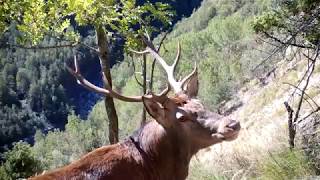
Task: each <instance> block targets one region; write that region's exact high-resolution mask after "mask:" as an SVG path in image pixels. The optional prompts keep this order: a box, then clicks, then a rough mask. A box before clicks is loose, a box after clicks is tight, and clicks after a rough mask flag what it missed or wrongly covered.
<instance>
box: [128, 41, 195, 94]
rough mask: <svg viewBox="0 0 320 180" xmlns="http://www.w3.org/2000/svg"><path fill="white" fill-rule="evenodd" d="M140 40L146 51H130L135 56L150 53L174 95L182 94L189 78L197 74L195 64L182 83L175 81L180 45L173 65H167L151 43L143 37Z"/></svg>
mask: <svg viewBox="0 0 320 180" xmlns="http://www.w3.org/2000/svg"><path fill="white" fill-rule="evenodd" d="M142 40H143V41H144V43H145V44H146V45H147V47H146V50H144V51H142V52H137V51H132V52H134V53H137V54H146V53H150V54H151V56H153V57H154V58H155V59H156V60H157V62H158V63H159V64H160V65H161V66H162V67H163V69H164V70H165V71H166V73H167V79H168V82H169V84H170V85H171V86H172V88H173V89H174V91H175V93H179V92H182V91H183V90H184V89H183V86H184V85H185V83H186V82H188V80H189V79H190V78H191V77H193V76H194V75H195V74H197V64H196V63H195V68H194V70H193V71H192V72H191V73H190V74H189V75H187V76H186V77H185V78H183V80H182V81H177V80H176V79H175V78H174V71H175V69H176V67H177V64H178V62H179V60H180V53H181V46H180V43H178V49H177V55H176V58H175V60H174V62H173V64H172V65H168V64H167V63H166V61H165V60H164V59H163V58H162V57H161V56H160V55H159V54H158V53H157V51H156V50H155V47H154V45H153V44H152V42H151V41H149V40H148V39H146V38H145V37H142Z"/></svg>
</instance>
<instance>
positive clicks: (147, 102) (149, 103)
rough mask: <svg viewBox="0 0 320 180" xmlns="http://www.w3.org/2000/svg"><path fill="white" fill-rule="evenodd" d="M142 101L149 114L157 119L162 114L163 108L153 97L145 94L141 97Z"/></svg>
mask: <svg viewBox="0 0 320 180" xmlns="http://www.w3.org/2000/svg"><path fill="white" fill-rule="evenodd" d="M142 101H143V104H144V107H145V108H146V110H147V112H148V113H149V115H150V116H152V117H153V118H155V119H156V120H157V119H159V118H160V117H161V116H162V115H163V113H164V108H163V106H162V105H161V104H160V103H159V102H157V101H155V100H154V99H153V98H149V97H145V96H143V97H142Z"/></svg>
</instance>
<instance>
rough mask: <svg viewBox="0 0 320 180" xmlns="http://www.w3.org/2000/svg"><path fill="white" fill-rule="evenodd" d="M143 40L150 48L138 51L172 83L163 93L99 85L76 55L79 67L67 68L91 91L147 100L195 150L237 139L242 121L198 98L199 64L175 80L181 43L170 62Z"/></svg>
mask: <svg viewBox="0 0 320 180" xmlns="http://www.w3.org/2000/svg"><path fill="white" fill-rule="evenodd" d="M143 40H144V42H145V44H146V45H147V47H146V50H145V51H143V52H137V51H134V52H135V53H137V54H150V55H152V56H153V57H154V58H155V59H156V61H157V62H158V63H159V64H160V65H161V66H162V67H163V69H164V70H165V71H166V74H167V80H168V84H169V85H168V87H167V89H165V90H164V91H163V92H162V93H160V94H159V95H156V94H153V93H151V94H146V95H143V96H123V95H121V94H119V93H118V92H116V91H114V90H113V89H112V88H111V87H110V86H107V88H106V89H104V88H100V87H97V86H95V85H93V84H91V83H90V82H88V81H87V80H86V79H85V78H84V77H83V76H82V75H81V73H80V69H79V67H78V64H77V60H76V57H75V59H74V64H75V70H73V69H71V68H69V67H67V68H68V70H69V72H71V74H73V75H74V76H75V77H76V79H77V82H78V83H79V84H80V85H82V86H84V87H85V88H87V89H89V90H92V91H95V92H98V93H101V94H104V95H107V96H111V97H114V98H117V99H120V100H122V101H127V102H143V104H144V107H145V108H146V110H147V112H148V113H149V114H150V116H152V117H153V118H154V119H155V120H156V121H157V122H158V123H159V124H160V125H161V126H162V127H163V128H164V129H165V131H167V132H172V133H174V134H176V135H177V136H179V137H183V138H181V139H183V140H184V141H185V143H186V144H188V146H189V147H190V148H191V149H192V151H193V153H195V152H196V151H198V150H199V149H201V148H205V147H208V146H210V145H212V144H215V143H219V142H222V141H231V140H234V139H235V138H236V137H237V136H238V133H239V130H240V123H239V122H238V121H235V120H232V119H230V118H227V117H223V116H221V115H219V114H216V113H214V112H211V111H209V110H208V109H207V108H205V106H204V105H203V104H202V103H201V102H200V100H198V99H196V97H197V94H198V88H199V81H198V72H197V66H196V65H195V68H194V70H193V71H192V72H191V73H190V74H189V75H187V76H186V77H185V78H183V79H182V80H181V81H177V80H176V79H175V77H174V71H175V69H176V66H177V64H178V62H179V59H180V51H181V50H180V49H181V47H180V44H178V52H177V56H176V58H175V60H174V63H173V64H172V65H168V64H167V63H166V62H165V60H164V59H163V58H162V57H161V56H160V55H159V54H158V52H157V51H156V50H155V47H154V45H153V44H152V43H151V42H150V41H149V40H147V39H144V38H143ZM103 77H104V75H103ZM171 88H172V89H173V90H174V93H175V95H174V96H173V97H168V96H167V94H168V92H169V91H170V89H171Z"/></svg>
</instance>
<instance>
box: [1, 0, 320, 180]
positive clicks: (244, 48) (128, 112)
mask: <svg viewBox="0 0 320 180" xmlns="http://www.w3.org/2000/svg"><path fill="white" fill-rule="evenodd" d="M165 2H166V1H165ZM170 3H171V5H173V7H174V8H178V9H176V10H177V13H178V17H175V18H174V20H173V22H174V21H176V20H178V19H179V18H180V17H183V16H184V15H188V13H190V12H191V10H190V7H198V8H197V9H196V10H194V11H193V13H192V14H191V15H190V17H184V18H182V19H181V20H179V21H178V22H177V23H176V24H175V25H173V27H172V29H171V28H170V27H169V28H167V29H169V30H166V31H168V32H164V31H163V32H160V33H159V34H158V35H157V37H156V38H155V39H154V40H153V41H154V43H155V44H159V43H160V42H161V41H162V40H163V37H165V39H164V41H163V42H161V43H162V47H161V49H160V52H159V53H160V54H161V55H162V56H163V58H164V59H165V60H166V61H167V62H168V63H172V62H173V60H174V59H175V56H176V49H177V44H178V43H180V44H181V60H180V64H179V65H178V67H177V70H176V77H183V76H185V75H186V74H187V73H188V72H191V71H192V68H193V65H194V64H195V63H196V64H197V66H198V69H199V70H198V71H199V80H200V81H199V84H200V88H199V99H201V101H202V102H203V103H204V104H205V106H206V107H208V108H209V109H210V110H212V111H215V112H218V113H220V114H224V115H226V116H228V117H231V118H233V119H237V120H239V121H240V122H241V123H242V127H243V128H242V130H241V134H240V136H239V138H238V139H237V140H235V141H234V142H231V143H230V142H227V143H222V144H221V145H215V146H213V147H210V148H208V149H205V150H204V151H201V152H200V153H198V154H197V156H196V158H194V159H193V160H192V162H191V168H190V170H191V171H190V172H189V177H188V179H247V178H249V179H250V178H254V179H256V178H258V179H291V178H300V177H308V176H316V175H319V172H320V170H319V162H318V160H319V157H318V155H319V154H318V153H319V150H318V149H319V146H318V145H317V143H318V142H319V133H318V128H319V127H318V126H317V124H318V119H319V118H318V115H317V112H318V111H319V110H320V108H319V106H318V105H317V102H318V101H317V100H319V96H318V94H319V84H318V78H319V64H318V62H316V60H317V58H318V50H319V49H317V48H314V49H312V48H313V47H318V45H319V43H318V40H319V37H320V36H319V34H317V33H316V30H314V31H312V33H311V32H309V31H307V30H305V31H303V32H301V31H302V30H304V29H307V28H305V27H304V26H303V25H301V26H302V27H304V28H300V29H299V28H298V29H299V32H298V33H296V34H295V35H297V34H299V33H301V35H300V36H298V37H295V39H294V40H290V38H288V37H293V35H292V34H291V36H289V35H288V37H286V36H287V34H285V33H288V32H289V33H293V34H294V32H295V28H297V27H295V26H294V25H295V23H291V24H290V23H289V22H290V20H292V19H293V20H297V22H303V20H301V19H299V18H302V19H303V18H304V21H306V22H308V20H309V19H310V17H315V18H318V19H319V14H317V13H318V11H317V8H319V3H317V2H309V1H299V0H297V1H292V4H290V3H286V2H282V1H281V2H278V1H273V0H230V1H229V0H228V1H224V0H203V1H202V2H200V1H188V3H187V4H184V6H181V7H180V8H179V3H182V4H183V2H180V1H176V2H171V1H170ZM200 3H201V5H200V6H199V4H200ZM283 4H284V5H283ZM188 5H190V6H189V7H188ZM281 8H282V9H284V10H283V11H281V10H279V9H281ZM186 9H187V10H186ZM191 9H192V8H191ZM306 9H307V10H306ZM277 12H281V13H283V12H286V13H288V14H285V13H283V14H281V15H279V14H277ZM291 12H292V14H290V13H291ZM303 12H311V13H310V14H308V13H303ZM184 13H185V14H184ZM291 17H292V18H291ZM285 18H287V19H285ZM308 18H309V19H308ZM293 20H292V21H293ZM282 22H285V23H282ZM286 23H287V24H286ZM296 26H298V25H296ZM301 26H299V27H301ZM286 27H289V28H287V29H286ZM306 27H309V28H310V29H311V28H314V29H317V28H319V27H318V24H317V22H314V23H312V25H308V26H306ZM277 30H278V31H277ZM15 33H18V32H16V31H15V30H14V29H12V30H10V31H9V33H6V34H5V35H4V37H3V40H5V41H8V42H10V43H9V44H14V43H15V42H16V41H17V40H16V39H15V38H16V37H15ZM167 33H168V34H167ZM88 34H89V35H88V36H87V37H82V38H83V39H85V42H87V43H88V44H91V43H92V42H93V41H94V39H95V37H94V36H95V35H94V34H93V33H88ZM278 38H279V39H278ZM282 39H284V40H283V41H281V40H282ZM288 39H289V40H290V41H289V40H288ZM55 40H56V39H54V38H49V37H47V38H45V39H44V41H41V43H40V45H41V46H50V45H52V46H54V45H57V42H55ZM269 40H270V41H269ZM119 41H121V43H124V42H123V41H122V40H119V39H118V41H117V40H116V41H114V42H119ZM297 44H298V45H299V46H308V47H307V48H306V49H304V48H305V47H299V46H298V47H296V46H295V45H297ZM59 45H63V44H59ZM116 46H117V45H112V47H111V48H110V49H112V51H114V52H115V53H114V54H113V56H115V55H117V54H121V55H119V56H121V58H119V57H118V56H117V57H113V56H112V57H113V58H112V59H113V60H116V61H117V62H116V63H115V64H114V65H113V67H112V69H111V76H112V83H113V89H116V90H117V91H118V92H121V93H122V94H124V95H141V94H143V89H142V87H141V86H140V85H139V83H137V81H141V82H142V81H143V76H142V75H141V74H142V68H143V57H141V56H138V55H134V54H133V53H131V52H130V51H129V50H128V49H125V50H123V49H121V48H120V50H119V47H116ZM121 46H123V44H122V45H121ZM309 46H310V47H309ZM311 47H312V48H311ZM299 48H302V49H299ZM297 49H298V50H297ZM77 51H80V52H81V53H82V55H81V58H80V67H81V69H82V70H83V71H84V73H83V74H84V76H86V77H88V78H87V79H89V80H90V81H92V82H94V83H95V84H99V85H102V83H101V80H100V78H101V77H100V76H101V74H100V71H101V70H100V67H99V65H97V63H98V61H99V60H98V58H97V57H95V56H93V55H92V54H90V51H89V50H85V48H83V49H82V48H80V49H77ZM73 53H74V49H72V48H69V47H63V48H48V49H25V48H21V47H19V46H16V47H15V46H13V47H9V48H8V47H6V48H5V50H0V60H1V61H0V70H1V71H0V106H1V110H0V123H1V124H0V125H1V126H0V127H1V130H0V146H1V148H2V149H1V150H3V149H7V148H8V147H10V143H11V142H17V141H19V140H25V141H27V142H28V143H30V144H32V145H30V144H28V143H25V142H18V143H16V144H15V145H14V147H13V149H12V150H11V151H7V152H6V153H4V155H3V161H2V162H3V163H2V166H1V167H0V179H1V178H2V179H10V178H11V179H14V178H18V177H27V176H30V175H32V174H34V173H35V172H42V171H43V170H48V169H53V168H56V167H60V166H63V165H65V164H68V163H70V162H73V161H75V160H77V159H79V158H80V157H81V156H82V155H84V154H86V153H87V152H90V151H92V150H93V149H95V148H98V147H101V146H103V145H106V144H109V143H110V142H109V139H108V129H109V125H108V122H109V119H108V116H107V113H106V109H105V103H104V100H103V99H102V97H101V96H98V95H96V94H94V93H92V92H89V91H87V90H86V89H84V88H82V87H81V88H79V89H78V88H76V87H77V86H78V85H77V83H76V81H75V80H74V78H73V77H72V76H71V75H70V74H69V73H68V71H67V70H66V68H65V67H66V62H68V63H67V64H68V65H69V64H70V60H71V59H72V55H73ZM122 56H123V57H124V58H123V60H122ZM146 63H147V68H148V70H150V68H151V66H152V59H151V57H147V61H146ZM92 67H95V68H96V69H90V68H92ZM147 73H148V74H147V76H148V77H150V76H151V74H150V72H149V71H148V72H147ZM308 74H310V78H306V77H307V76H308ZM312 74H313V76H312V77H311V75H312ZM309 81H310V83H309ZM305 82H306V88H304V86H303V84H304V83H305ZM71 83H73V84H71ZM153 83H154V86H153V91H154V92H160V91H161V90H162V89H164V88H165V87H166V77H165V75H164V71H163V70H162V69H161V67H160V66H156V68H155V72H154V80H153ZM288 84H289V85H288ZM308 84H309V85H310V87H309V86H308ZM295 86H296V88H294V87H295ZM300 86H303V87H301V88H300ZM307 86H308V87H307ZM297 89H298V90H297ZM299 89H300V90H299ZM84 92H85V93H84ZM297 92H299V93H297ZM295 93H296V94H295ZM305 94H307V95H305ZM288 97H289V98H288ZM300 98H301V101H300ZM88 99H90V102H89V103H88V102H87V100H88ZM92 99H93V100H92ZM302 100H304V101H303V102H304V104H302ZM75 101H76V102H75ZM96 101H97V102H96ZM284 102H286V103H289V107H290V108H292V109H293V110H292V111H293V112H295V113H296V112H298V113H296V114H295V113H293V116H294V117H295V116H297V119H296V120H295V121H294V124H298V122H299V120H300V121H301V122H303V125H301V126H298V125H297V127H296V126H295V125H294V126H295V127H294V128H293V129H294V133H295V134H296V135H297V140H296V142H297V143H296V146H295V147H292V144H290V148H288V140H287V139H288V136H289V135H288V134H290V131H292V130H293V129H290V123H289V124H288V122H289V121H291V120H292V119H291V120H290V118H289V119H288V116H287V115H288V113H289V115H290V111H288V109H286V107H288V106H284V105H283V103H284ZM92 103H96V104H92ZM310 104H311V105H310ZM74 105H76V107H74ZM290 105H291V106H290ZM79 106H80V107H82V106H83V107H84V109H85V110H84V112H81V111H83V109H82V110H81V109H80V110H79ZM92 106H93V107H92ZM91 107H92V109H91ZM115 107H116V109H117V115H118V119H119V137H120V139H121V140H123V139H125V138H126V137H128V136H129V135H130V134H132V133H134V131H135V130H136V129H138V128H139V127H140V125H141V122H142V117H143V112H142V111H143V104H142V103H127V102H122V101H119V100H115ZM87 109H90V111H89V112H87V111H86V110H87ZM300 109H301V110H300ZM75 110H76V111H75ZM287 111H288V112H287ZM299 112H300V115H299ZM310 112H311V113H310ZM86 114H88V115H87V116H86ZM291 115H292V114H291ZM289 117H290V116H289ZM304 117H306V118H304ZM147 119H148V120H150V119H151V117H148V118H147ZM301 119H302V120H301ZM306 119H307V121H306ZM309 120H310V121H309ZM292 121H293V120H292ZM297 121H298V122H297ZM309 122H312V124H311V125H310V123H309ZM288 126H289V127H288ZM309 126H311V128H310V127H309ZM57 127H58V128H57ZM308 127H309V128H308ZM54 128H57V129H54ZM310 129H312V132H310V131H311V130H310ZM36 130H37V131H36ZM304 131H307V132H308V133H309V134H307V135H305V134H304V133H303V132H304ZM35 132H36V133H35ZM310 133H311V134H312V135H310ZM34 134H35V135H34ZM33 135H34V143H33V138H32V137H33ZM26 137H29V138H26ZM293 138H294V137H293ZM244 146H245V147H244ZM301 147H302V148H301ZM25 152H28V153H25ZM17 162H18V163H17ZM21 162H22V163H24V162H28V163H29V164H30V166H33V167H34V168H33V169H30V168H29V169H28V168H23V167H19V163H21ZM30 166H29V167H30ZM10 173H11V174H10Z"/></svg>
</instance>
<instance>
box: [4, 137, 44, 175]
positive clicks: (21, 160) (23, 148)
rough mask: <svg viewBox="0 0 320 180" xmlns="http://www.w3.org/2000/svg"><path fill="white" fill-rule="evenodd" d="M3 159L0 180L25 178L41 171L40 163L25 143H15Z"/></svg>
mask: <svg viewBox="0 0 320 180" xmlns="http://www.w3.org/2000/svg"><path fill="white" fill-rule="evenodd" d="M4 158H5V162H4V164H3V165H2V166H1V167H0V180H2V179H3V180H10V179H18V178H27V177H30V176H32V175H34V174H35V173H37V172H40V171H42V166H41V163H40V161H39V160H38V159H37V158H36V156H35V154H34V152H33V151H32V148H31V146H30V145H29V144H28V143H26V142H22V141H20V142H17V143H16V144H15V145H14V147H13V148H12V150H10V151H8V152H6V153H4Z"/></svg>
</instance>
